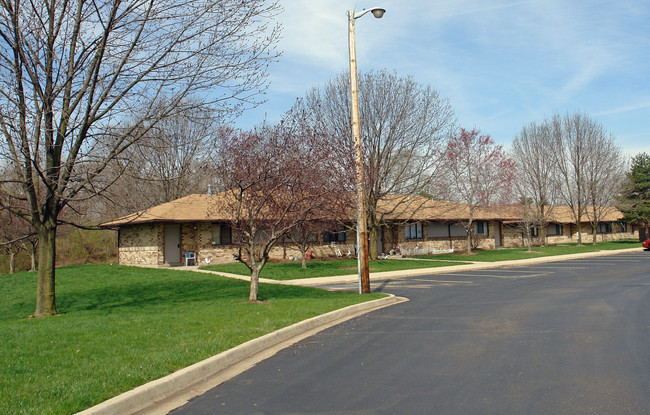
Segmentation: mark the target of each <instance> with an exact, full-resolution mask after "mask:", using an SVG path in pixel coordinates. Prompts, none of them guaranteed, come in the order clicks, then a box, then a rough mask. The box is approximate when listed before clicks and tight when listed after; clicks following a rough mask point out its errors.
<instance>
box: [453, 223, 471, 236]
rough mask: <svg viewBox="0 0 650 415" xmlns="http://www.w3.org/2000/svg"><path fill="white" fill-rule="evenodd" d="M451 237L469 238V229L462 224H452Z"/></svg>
mask: <svg viewBox="0 0 650 415" xmlns="http://www.w3.org/2000/svg"><path fill="white" fill-rule="evenodd" d="M449 236H451V237H459V236H463V237H466V236H467V229H465V227H464V226H463V225H461V224H458V223H451V224H449Z"/></svg>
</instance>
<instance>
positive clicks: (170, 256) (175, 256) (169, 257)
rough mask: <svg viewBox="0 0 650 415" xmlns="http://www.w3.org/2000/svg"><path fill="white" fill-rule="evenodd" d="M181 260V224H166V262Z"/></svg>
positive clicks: (172, 262) (174, 262)
mask: <svg viewBox="0 0 650 415" xmlns="http://www.w3.org/2000/svg"><path fill="white" fill-rule="evenodd" d="M180 262H181V225H179V224H169V225H165V263H167V264H179V263H180Z"/></svg>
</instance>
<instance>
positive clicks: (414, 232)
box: [404, 223, 422, 239]
mask: <svg viewBox="0 0 650 415" xmlns="http://www.w3.org/2000/svg"><path fill="white" fill-rule="evenodd" d="M404 234H405V237H406V239H422V224H421V223H409V224H406V225H405V226H404Z"/></svg>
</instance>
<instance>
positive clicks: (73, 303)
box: [0, 265, 381, 414]
mask: <svg viewBox="0 0 650 415" xmlns="http://www.w3.org/2000/svg"><path fill="white" fill-rule="evenodd" d="M248 289H249V285H248V283H247V282H245V281H236V280H229V279H226V278H222V277H218V276H214V275H206V274H201V273H193V272H187V271H174V270H163V269H142V268H135V267H123V266H117V265H113V266H109V265H80V266H71V267H65V268H59V269H57V309H58V311H59V313H61V315H59V316H56V317H49V318H44V319H27V318H26V317H27V316H28V315H30V314H32V313H33V312H34V297H35V291H36V275H35V273H18V274H14V275H6V276H2V277H0V339H1V340H0V414H70V413H74V412H77V411H80V410H83V409H84V408H87V407H90V406H92V405H95V404H97V403H99V402H102V401H104V400H106V399H108V398H110V397H112V396H115V395H118V394H119V393H122V392H124V391H127V390H129V389H132V388H133V387H135V386H138V385H141V384H143V383H146V382H148V381H151V380H153V379H157V378H160V377H162V376H164V375H167V374H169V373H171V372H174V371H175V370H178V369H180V368H183V367H186V366H188V365H190V364H192V363H195V362H197V361H200V360H202V359H205V358H207V357H209V356H212V355H215V354H217V353H219V352H222V351H224V350H227V349H229V348H231V347H233V346H236V345H238V344H241V343H243V342H245V341H247V340H250V339H253V338H256V337H259V336H261V335H263V334H265V333H269V332H271V331H274V330H276V329H278V328H281V327H285V326H288V325H290V324H293V323H295V322H297V321H300V320H304V319H306V318H309V317H312V316H315V315H318V314H322V313H325V312H328V311H331V310H334V309H337V308H341V307H344V306H347V305H350V304H354V303H358V302H362V301H366V300H370V299H375V298H378V297H380V296H381V294H369V295H364V296H359V295H358V294H354V293H331V292H326V291H323V290H318V289H310V288H304V287H288V286H275V285H265V284H263V285H261V287H260V299H261V300H263V302H260V303H249V302H248V301H247V300H248Z"/></svg>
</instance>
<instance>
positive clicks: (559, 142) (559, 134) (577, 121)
mask: <svg viewBox="0 0 650 415" xmlns="http://www.w3.org/2000/svg"><path fill="white" fill-rule="evenodd" d="M549 122H550V123H551V125H552V128H553V141H552V142H553V144H554V148H555V162H556V166H557V169H558V173H559V174H558V179H559V195H560V199H561V200H562V201H563V202H564V203H565V204H566V205H568V206H569V207H570V209H571V212H572V215H573V219H574V220H575V223H576V226H577V227H578V235H577V236H578V245H581V244H582V232H581V223H582V221H583V217H584V216H585V214H586V213H587V208H588V206H589V205H590V204H591V206H593V209H592V212H591V213H592V217H591V218H590V219H589V220H590V222H592V229H593V231H594V241H595V235H596V233H595V232H596V230H597V229H596V228H597V226H598V221H599V218H600V217H601V216H602V214H603V213H604V212H602V211H601V210H600V209H599V208H598V207H597V206H596V205H597V204H603V205H611V204H613V197H612V198H609V195H605V194H604V193H606V191H605V189H607V188H608V187H609V186H616V185H617V184H618V183H620V181H619V180H620V179H619V178H616V179H615V177H618V174H619V172H620V171H621V170H620V168H621V167H623V165H622V163H621V165H620V166H616V163H619V162H622V159H621V155H620V150H617V149H616V146H615V145H614V142H613V137H612V136H608V135H607V133H606V132H605V130H604V129H603V127H602V125H601V124H600V123H598V122H596V121H595V120H593V119H592V118H590V117H589V116H588V115H587V114H585V113H582V112H575V113H573V114H569V113H567V114H565V115H564V116H560V115H559V114H555V115H553V117H552V118H551V120H550V121H549ZM599 146H603V150H604V153H603V154H598V153H600V149H599ZM608 151H611V154H607V152H608ZM609 192H611V193H613V188H612V187H609ZM612 196H613V194H612Z"/></svg>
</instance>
